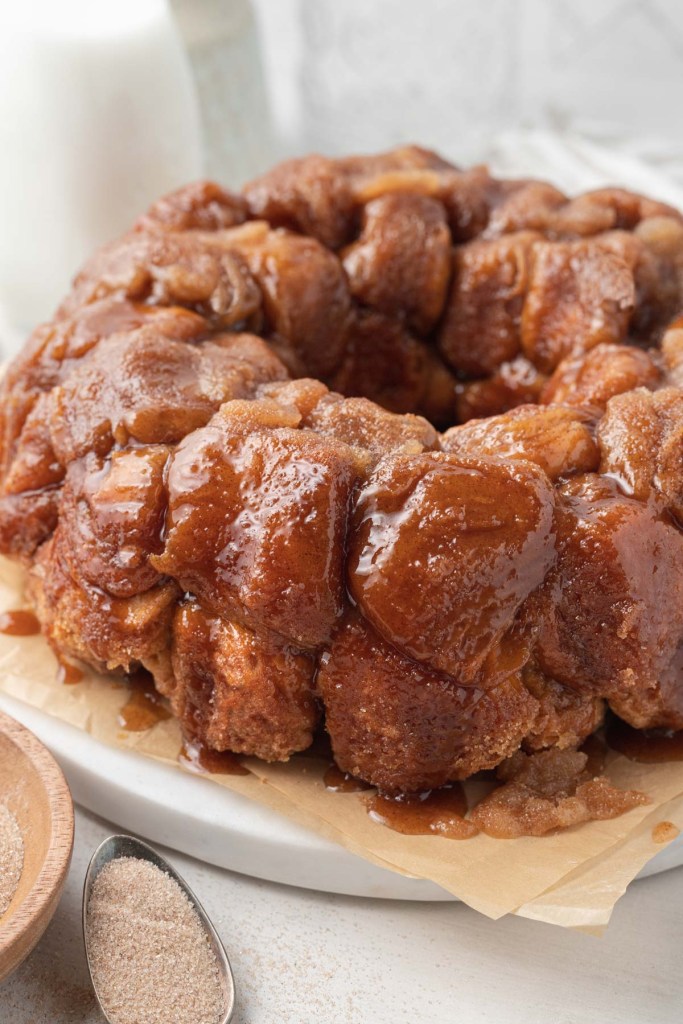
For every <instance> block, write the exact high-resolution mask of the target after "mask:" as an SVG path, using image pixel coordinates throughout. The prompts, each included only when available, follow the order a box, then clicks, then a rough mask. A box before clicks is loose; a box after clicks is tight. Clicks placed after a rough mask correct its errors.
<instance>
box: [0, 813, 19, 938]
mask: <svg viewBox="0 0 683 1024" xmlns="http://www.w3.org/2000/svg"><path fill="white" fill-rule="evenodd" d="M23 868H24V839H23V836H22V834H21V829H20V828H19V823H18V821H17V819H16V818H15V817H14V815H13V814H12V812H11V811H10V810H9V809H8V808H7V807H5V805H4V804H0V918H1V917H2V915H3V914H4V913H5V911H6V910H7V908H8V907H9V905H10V903H11V902H12V897H13V896H14V894H15V892H16V891H17V886H18V885H19V879H20V878H21V872H22V870H23Z"/></svg>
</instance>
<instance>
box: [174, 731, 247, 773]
mask: <svg viewBox="0 0 683 1024" xmlns="http://www.w3.org/2000/svg"><path fill="white" fill-rule="evenodd" d="M178 760H179V761H180V763H181V765H182V766H183V768H187V769H188V771H191V772H196V773H197V774H199V775H249V774H250V772H249V769H248V768H245V767H244V765H243V764H242V762H241V761H240V759H239V757H237V755H236V754H231V753H230V752H229V751H227V750H226V751H218V750H209V749H208V747H205V746H204V745H203V744H201V743H193V742H191V741H190V740H186V742H185V743H184V744H183V747H182V750H181V751H180V754H179V755H178Z"/></svg>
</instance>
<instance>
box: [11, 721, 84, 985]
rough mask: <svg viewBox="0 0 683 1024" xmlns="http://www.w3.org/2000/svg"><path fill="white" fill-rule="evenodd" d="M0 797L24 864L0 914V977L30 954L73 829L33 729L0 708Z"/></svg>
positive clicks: (52, 906)
mask: <svg viewBox="0 0 683 1024" xmlns="http://www.w3.org/2000/svg"><path fill="white" fill-rule="evenodd" d="M0 802H2V803H4V804H6V806H7V807H8V808H9V810H10V811H11V813H12V814H13V815H14V817H15V818H16V819H17V822H18V824H19V827H20V829H21V832H22V835H23V840H24V867H23V870H22V873H21V878H20V879H19V885H18V888H17V891H16V892H15V894H14V897H13V899H12V902H11V903H10V905H9V907H8V908H7V910H6V911H5V913H4V914H3V915H2V917H0V981H2V979H3V978H4V977H6V976H7V975H8V974H9V973H10V971H13V970H14V968H15V967H18V966H19V964H20V963H21V961H22V960H23V959H24V958H25V957H26V956H28V954H29V953H30V952H31V950H32V949H33V947H34V946H35V945H36V943H37V942H38V939H39V938H40V937H41V935H42V934H43V932H44V931H45V929H46V928H47V926H48V924H49V922H50V919H51V917H52V915H53V914H54V912H55V910H56V909H57V903H58V902H59V897H60V896H61V893H62V889H63V888H64V882H65V881H66V875H67V871H68V869H69V861H70V860H71V850H72V847H73V835H74V811H73V804H72V802H71V793H70V792H69V787H68V786H67V784H66V781H65V779H64V776H63V775H62V773H61V770H60V769H59V768H58V766H57V763H56V761H55V760H54V758H53V757H52V755H51V754H50V753H49V752H48V751H47V750H46V749H45V747H44V746H43V745H42V743H41V742H40V741H39V740H38V739H36V737H35V736H34V735H33V733H31V732H29V731H28V729H25V728H24V726H23V725H19V723H18V722H15V720H14V719H13V718H10V717H9V715H5V714H3V713H2V712H0Z"/></svg>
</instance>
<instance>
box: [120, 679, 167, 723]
mask: <svg viewBox="0 0 683 1024" xmlns="http://www.w3.org/2000/svg"><path fill="white" fill-rule="evenodd" d="M128 686H129V689H130V693H129V697H128V700H127V701H126V703H125V704H124V705H123V707H122V708H121V710H120V711H119V719H118V721H119V725H120V726H121V728H122V729H125V730H126V732H144V731H145V730H146V729H151V728H152V726H153V725H156V724H157V722H163V721H165V720H166V719H168V718H170V717H171V712H170V710H169V708H168V707H167V706H166V702H165V701H164V698H163V697H162V696H161V694H160V693H159V692H158V690H157V689H156V688H155V686H154V680H153V678H152V676H151V675H150V674H149V672H144V671H141V672H136V673H135V674H134V675H131V676H129V677H128Z"/></svg>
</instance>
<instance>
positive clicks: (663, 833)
mask: <svg viewBox="0 0 683 1024" xmlns="http://www.w3.org/2000/svg"><path fill="white" fill-rule="evenodd" d="M680 834H681V830H680V829H679V828H678V827H677V826H676V825H674V823H673V821H660V822H659V823H658V824H657V825H655V827H654V828H653V829H652V842H653V843H670V842H671V840H672V839H675V838H676V836H679V835H680Z"/></svg>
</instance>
